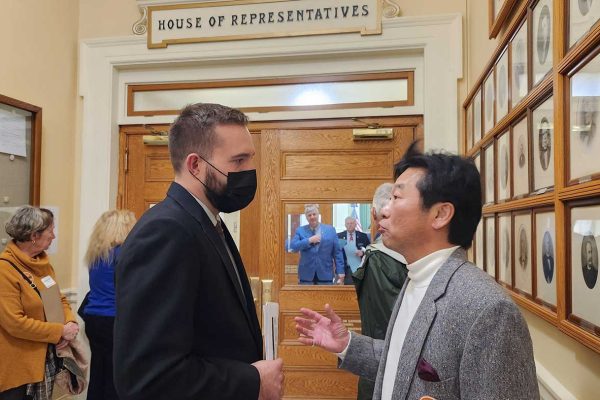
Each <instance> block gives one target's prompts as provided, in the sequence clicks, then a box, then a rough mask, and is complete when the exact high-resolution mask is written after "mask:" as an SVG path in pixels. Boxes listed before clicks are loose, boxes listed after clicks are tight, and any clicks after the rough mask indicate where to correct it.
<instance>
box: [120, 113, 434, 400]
mask: <svg viewBox="0 0 600 400" xmlns="http://www.w3.org/2000/svg"><path fill="white" fill-rule="evenodd" d="M362 121H364V122H362ZM362 121H361V122H356V121H352V120H350V119H339V120H317V121H291V122H265V123H252V124H250V126H249V129H250V131H251V133H252V136H253V140H254V144H255V147H256V150H257V155H256V167H257V173H258V180H259V190H258V191H257V195H256V197H255V199H254V200H253V202H252V203H251V204H250V205H249V206H248V207H247V208H245V209H244V210H242V211H241V213H240V226H239V230H240V231H239V235H240V243H239V246H240V253H241V256H242V259H243V260H244V265H245V267H246V271H247V273H248V276H249V277H255V278H258V279H272V280H273V286H272V293H271V296H272V301H276V302H279V303H280V316H279V345H278V353H279V356H280V357H283V359H284V365H285V397H286V398H290V399H291V398H296V399H324V398H327V399H352V398H356V383H357V378H356V377H354V376H352V375H351V374H349V373H346V372H343V371H340V370H338V369H337V368H336V358H335V356H333V355H331V354H328V353H326V352H324V351H321V350H318V349H315V348H311V347H305V346H302V345H300V344H299V343H298V342H297V341H296V337H297V335H296V332H295V329H294V323H293V317H294V316H296V315H298V309H299V308H300V307H311V308H313V309H315V310H320V311H322V309H323V306H324V304H325V303H330V304H331V305H332V306H333V308H334V310H336V311H338V312H339V313H340V315H341V316H342V317H343V318H344V320H345V321H346V324H347V325H348V327H349V328H350V329H353V330H356V331H360V317H359V312H358V306H357V303H356V295H355V292H354V288H353V287H352V286H328V287H323V286H320V287H307V286H298V285H297V284H296V283H297V275H296V274H297V272H296V270H295V269H294V266H295V265H297V262H298V255H297V254H296V253H291V252H288V251H286V237H287V235H288V232H287V216H288V215H300V214H302V213H303V211H304V204H305V203H319V204H320V207H321V208H320V211H321V221H322V222H324V223H328V224H331V223H332V219H333V205H334V204H336V203H370V202H371V200H372V196H373V192H374V191H375V189H376V188H377V186H379V185H380V184H381V183H383V182H391V181H392V179H393V165H394V163H395V162H396V161H397V160H398V159H399V158H400V157H401V155H402V153H403V152H404V151H405V150H406V148H407V147H408V145H409V144H410V143H411V142H412V140H414V139H416V138H421V137H422V133H423V130H422V127H423V125H422V118H421V117H385V118H381V117H379V118H364V119H362ZM365 122H366V123H378V124H379V125H380V126H381V127H391V128H393V130H394V137H393V139H392V140H380V141H354V140H353V139H352V128H364V125H365ZM167 130H168V127H167V126H159V125H155V126H152V127H150V128H149V127H144V126H124V127H121V143H120V166H121V167H120V174H119V193H118V201H117V204H118V206H119V207H121V208H128V209H130V210H132V211H134V212H135V214H136V216H137V217H138V218H139V217H140V216H141V215H142V214H143V213H144V211H145V210H147V209H148V208H149V207H151V206H152V205H153V204H155V203H157V202H158V201H160V200H162V199H163V198H164V197H165V194H166V191H167V189H168V187H169V185H170V183H171V181H172V179H173V170H172V167H171V163H170V161H169V154H168V148H167V146H164V145H163V146H152V145H147V144H144V141H143V136H144V135H149V134H152V132H160V131H163V132H165V133H166V131H167ZM231 228H232V227H230V229H231ZM367 228H368V227H363V230H364V231H368V229H367ZM231 230H232V229H231ZM259 298H260V296H256V300H257V302H256V306H257V312H258V315H259V316H260V315H261V314H262V313H261V306H260V304H259V303H260V301H259V300H258V299H259Z"/></svg>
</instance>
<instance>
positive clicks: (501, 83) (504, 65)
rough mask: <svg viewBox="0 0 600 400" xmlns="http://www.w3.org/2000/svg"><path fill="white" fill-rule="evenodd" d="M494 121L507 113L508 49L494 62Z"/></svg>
mask: <svg viewBox="0 0 600 400" xmlns="http://www.w3.org/2000/svg"><path fill="white" fill-rule="evenodd" d="M495 76H496V100H497V101H496V122H497V121H500V120H501V119H502V118H504V116H505V115H506V114H507V113H508V50H506V49H505V50H504V53H503V54H502V55H501V56H500V59H499V60H498V63H497V64H496V74H495Z"/></svg>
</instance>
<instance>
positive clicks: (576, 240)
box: [569, 204, 600, 327]
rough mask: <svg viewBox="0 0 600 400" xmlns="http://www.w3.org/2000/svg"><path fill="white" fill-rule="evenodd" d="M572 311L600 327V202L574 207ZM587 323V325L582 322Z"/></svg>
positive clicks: (571, 275)
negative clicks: (599, 259) (599, 266)
mask: <svg viewBox="0 0 600 400" xmlns="http://www.w3.org/2000/svg"><path fill="white" fill-rule="evenodd" d="M570 217H571V260H570V273H569V275H570V283H571V288H570V289H571V313H572V315H573V316H575V317H576V318H575V320H576V321H577V322H579V321H578V320H577V319H581V320H583V321H587V322H588V323H591V324H593V325H595V326H596V327H600V313H599V312H598V304H599V303H600V283H598V246H599V245H600V205H598V204H594V205H580V206H573V207H572V208H571V213H570ZM583 325H584V326H585V324H583Z"/></svg>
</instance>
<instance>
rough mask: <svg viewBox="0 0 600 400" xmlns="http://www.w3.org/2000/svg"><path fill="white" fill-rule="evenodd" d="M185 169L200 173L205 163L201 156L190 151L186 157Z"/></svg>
mask: <svg viewBox="0 0 600 400" xmlns="http://www.w3.org/2000/svg"><path fill="white" fill-rule="evenodd" d="M185 169H187V170H188V171H191V172H193V173H194V174H198V173H200V172H202V170H203V169H204V163H201V162H200V157H199V156H198V154H196V153H190V154H188V155H187V157H186V158H185Z"/></svg>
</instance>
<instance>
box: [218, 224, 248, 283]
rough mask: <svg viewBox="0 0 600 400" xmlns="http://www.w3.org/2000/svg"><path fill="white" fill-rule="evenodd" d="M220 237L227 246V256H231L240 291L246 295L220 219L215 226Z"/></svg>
mask: <svg viewBox="0 0 600 400" xmlns="http://www.w3.org/2000/svg"><path fill="white" fill-rule="evenodd" d="M215 228H216V229H217V232H218V233H219V236H221V240H222V241H223V244H224V245H225V249H227V254H229V259H230V260H231V264H233V270H234V271H235V276H237V279H238V282H239V284H240V289H241V290H242V294H244V288H243V286H242V280H241V279H240V273H239V271H238V269H237V265H236V264H235V260H234V259H233V254H231V250H229V246H228V245H227V240H225V233H224V232H223V225H222V222H221V220H220V219H218V220H217V224H216V225H215Z"/></svg>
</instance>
